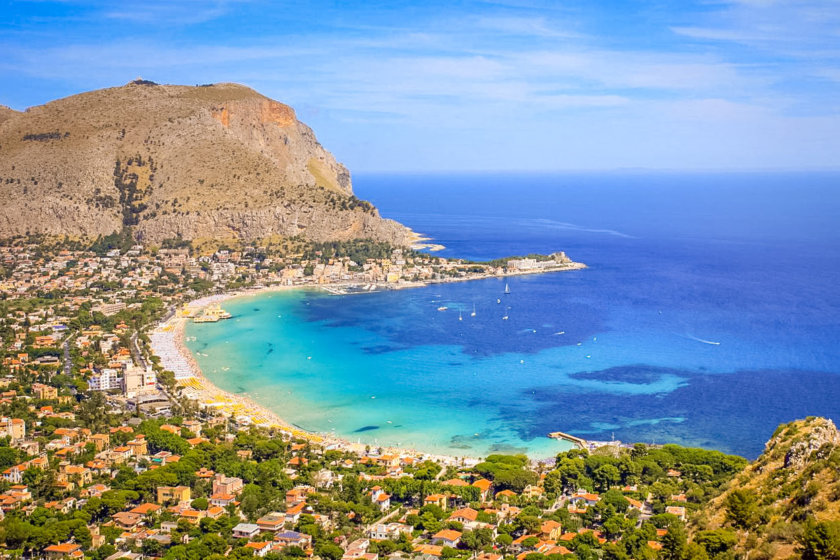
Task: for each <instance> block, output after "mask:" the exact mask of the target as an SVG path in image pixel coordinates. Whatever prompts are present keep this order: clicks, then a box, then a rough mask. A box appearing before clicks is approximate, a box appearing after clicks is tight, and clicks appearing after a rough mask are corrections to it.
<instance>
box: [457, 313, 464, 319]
mask: <svg viewBox="0 0 840 560" xmlns="http://www.w3.org/2000/svg"><path fill="white" fill-rule="evenodd" d="M458 320H459V321H463V320H464V316H463V315H461V312H460V311H459V312H458Z"/></svg>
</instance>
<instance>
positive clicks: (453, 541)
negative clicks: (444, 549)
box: [432, 529, 461, 548]
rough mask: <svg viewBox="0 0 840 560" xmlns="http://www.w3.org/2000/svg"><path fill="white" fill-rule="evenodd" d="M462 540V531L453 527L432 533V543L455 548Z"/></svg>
mask: <svg viewBox="0 0 840 560" xmlns="http://www.w3.org/2000/svg"><path fill="white" fill-rule="evenodd" d="M459 542H461V532H460V531H455V530H453V529H441V530H440V531H438V532H437V533H435V534H434V535H432V544H438V545H441V546H449V547H452V548H455V547H456V546H458V543H459Z"/></svg>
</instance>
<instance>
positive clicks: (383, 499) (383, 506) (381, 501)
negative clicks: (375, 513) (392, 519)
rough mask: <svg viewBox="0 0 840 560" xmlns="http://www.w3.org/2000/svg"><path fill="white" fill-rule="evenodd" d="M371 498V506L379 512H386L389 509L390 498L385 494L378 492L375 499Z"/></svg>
mask: <svg viewBox="0 0 840 560" xmlns="http://www.w3.org/2000/svg"><path fill="white" fill-rule="evenodd" d="M371 497H372V498H373V504H374V505H375V506H376V507H378V508H379V511H388V508H390V507H391V496H389V495H388V494H386V493H385V492H378V493H377V494H376V496H375V497H374V496H371Z"/></svg>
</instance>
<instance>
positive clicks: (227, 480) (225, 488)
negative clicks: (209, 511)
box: [213, 473, 245, 496]
mask: <svg viewBox="0 0 840 560" xmlns="http://www.w3.org/2000/svg"><path fill="white" fill-rule="evenodd" d="M244 486H245V484H244V483H243V482H242V479H241V478H237V477H235V476H225V475H223V474H222V473H216V476H215V477H214V478H213V494H233V495H234V496H238V495H239V493H240V492H241V491H242V488H243V487H244Z"/></svg>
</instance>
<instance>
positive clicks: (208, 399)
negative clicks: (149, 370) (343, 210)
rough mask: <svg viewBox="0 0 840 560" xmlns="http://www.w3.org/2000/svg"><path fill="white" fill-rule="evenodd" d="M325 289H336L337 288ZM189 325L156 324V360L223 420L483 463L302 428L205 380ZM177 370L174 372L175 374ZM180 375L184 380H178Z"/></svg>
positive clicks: (342, 445) (197, 305) (335, 445)
mask: <svg viewBox="0 0 840 560" xmlns="http://www.w3.org/2000/svg"><path fill="white" fill-rule="evenodd" d="M327 285H330V286H336V285H338V284H327ZM311 287H315V288H317V287H319V286H307V285H303V286H266V287H262V288H257V289H253V290H244V291H237V292H231V293H226V294H216V295H213V296H207V297H203V298H199V299H197V300H193V301H191V302H189V303H187V304H186V305H187V306H188V307H190V309H195V310H196V311H199V310H201V309H203V308H205V307H207V306H208V305H210V304H214V303H218V304H221V303H222V302H224V301H228V300H231V299H235V298H238V297H245V296H257V295H261V294H264V293H270V292H276V291H289V290H300V289H307V288H311ZM408 287H416V286H404V288H408ZM189 320H190V319H189V318H187V317H178V316H177V314H176V316H174V317H171V318H170V319H169V320H167V321H166V322H164V323H162V324H160V325H158V326H157V327H156V328H155V329H154V330H153V331H152V332H151V333H150V340H151V343H150V346H151V350H152V352H153V353H154V355H156V356H159V357H160V359H161V362H160V364H161V366H162V367H163V368H164V369H166V370H170V371H173V372H175V373H176V382H177V384H178V386H179V387H180V389H181V391H182V395H183V396H184V397H186V398H188V399H190V400H192V401H195V402H196V403H197V404H198V406H199V408H201V409H211V410H216V411H217V412H219V413H221V414H222V415H223V416H226V417H228V418H233V419H234V420H237V421H238V422H242V423H243V424H248V425H253V426H256V427H261V428H267V429H276V430H279V431H281V432H282V433H284V434H286V435H288V436H290V437H294V438H300V439H305V440H307V441H310V442H312V443H315V444H317V445H321V446H323V447H325V448H329V449H339V450H342V451H348V452H351V453H355V454H357V455H364V454H365V453H366V451H365V450H366V448H370V449H381V451H382V453H383V454H396V455H399V456H403V457H406V456H408V457H414V458H416V459H419V460H425V459H431V460H434V461H437V462H439V463H441V464H443V465H446V466H449V465H456V466H472V465H475V464H477V463H478V462H479V461H480V460H481V458H480V457H473V456H466V455H465V456H453V455H443V454H436V453H427V452H423V451H419V450H416V449H411V448H408V447H392V446H377V445H372V444H365V443H355V442H352V441H350V440H348V439H345V438H341V437H337V436H334V435H328V434H323V433H318V432H312V431H308V430H304V429H302V428H299V427H297V426H295V425H293V424H292V423H290V422H288V421H286V420H284V419H283V418H281V417H280V416H279V415H278V414H277V413H275V412H273V411H272V410H270V409H269V408H267V407H266V406H263V405H261V404H259V403H257V402H256V401H254V400H253V399H251V398H250V397H248V396H243V395H237V394H234V393H231V392H229V391H225V390H223V389H221V388H220V387H218V386H216V385H215V384H214V383H213V382H212V381H210V380H209V379H208V378H207V377H205V375H204V373H203V372H202V370H201V367H200V366H199V365H198V362H197V361H196V359H195V357H194V356H193V354H192V352H191V351H190V350H189V348H187V346H186V333H185V329H186V324H187V322H188V321H189ZM173 367H174V368H176V369H173ZM179 373H180V374H181V376H178V374H179Z"/></svg>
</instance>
